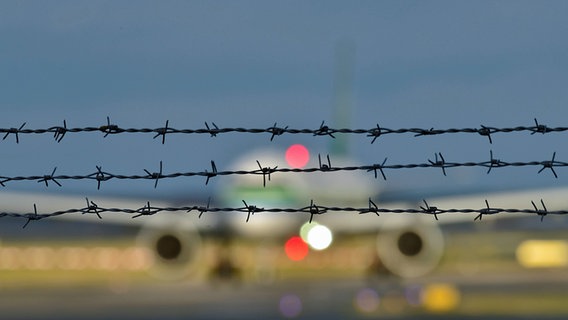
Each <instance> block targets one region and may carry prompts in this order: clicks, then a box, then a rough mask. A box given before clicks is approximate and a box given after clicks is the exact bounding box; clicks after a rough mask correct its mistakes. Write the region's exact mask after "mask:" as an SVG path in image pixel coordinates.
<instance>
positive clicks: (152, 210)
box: [0, 198, 568, 228]
mask: <svg viewBox="0 0 568 320" xmlns="http://www.w3.org/2000/svg"><path fill="white" fill-rule="evenodd" d="M85 199H86V203H87V205H86V206H85V207H82V208H71V209H66V210H61V211H53V212H44V213H40V212H38V206H37V205H36V204H33V212H27V213H16V212H0V218H5V217H12V218H22V219H26V220H27V221H26V223H25V224H24V225H23V228H25V227H27V226H28V224H29V223H30V222H31V221H37V220H42V219H46V218H54V217H58V216H62V215H68V214H77V213H80V214H94V215H96V216H97V217H98V218H99V219H103V216H102V215H103V214H105V213H124V214H129V215H131V218H133V219H135V218H140V217H143V216H152V215H155V214H158V213H163V212H185V213H190V212H195V213H197V214H198V217H199V218H201V217H202V215H203V214H205V213H219V212H225V213H232V212H236V213H239V212H241V213H247V217H246V221H245V222H249V221H250V219H251V217H252V216H254V215H255V214H257V213H281V214H289V213H305V214H308V215H309V220H308V222H310V223H311V222H312V221H313V218H314V217H315V216H318V215H322V214H327V213H331V212H343V213H345V212H350V213H358V214H375V215H376V216H380V214H384V213H387V214H388V213H395V214H400V213H408V214H426V215H431V216H433V217H434V218H435V219H436V220H439V218H438V216H439V215H443V214H468V213H475V214H477V215H476V217H475V218H474V221H475V220H482V218H483V216H486V215H494V214H502V213H507V214H532V215H536V216H539V217H540V220H541V221H543V219H544V217H545V216H547V215H566V214H568V210H555V211H549V210H547V208H546V205H545V203H544V201H543V200H542V199H541V200H540V204H541V206H542V209H539V208H538V206H537V205H536V204H535V203H534V201H531V204H532V206H533V208H532V209H514V208H495V207H490V205H489V202H488V201H487V200H485V207H484V208H480V209H467V208H463V209H456V208H450V209H443V208H439V207H436V206H431V205H429V204H428V203H427V202H426V200H423V202H424V206H420V207H419V208H381V207H379V206H377V204H376V203H375V202H373V200H371V199H369V200H368V201H369V206H368V207H365V208H355V207H336V206H321V205H316V204H315V203H314V201H313V200H311V201H310V205H309V206H305V207H300V208H264V207H258V206H256V205H249V204H247V202H246V201H245V200H242V202H243V204H244V206H243V207H225V208H223V207H210V201H209V202H208V203H207V205H206V206H179V207H154V206H152V205H151V204H150V201H147V202H146V204H145V205H144V206H143V207H140V208H134V209H129V208H106V207H103V206H99V205H97V204H96V203H95V202H93V201H89V199H88V198H85Z"/></svg>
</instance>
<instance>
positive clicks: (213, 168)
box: [205, 160, 217, 185]
mask: <svg viewBox="0 0 568 320" xmlns="http://www.w3.org/2000/svg"><path fill="white" fill-rule="evenodd" d="M205 176H206V177H207V180H205V185H207V184H209V179H211V178H213V177H216V176H217V166H216V165H215V161H213V160H211V172H208V171H207V169H205Z"/></svg>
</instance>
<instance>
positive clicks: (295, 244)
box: [284, 236, 308, 261]
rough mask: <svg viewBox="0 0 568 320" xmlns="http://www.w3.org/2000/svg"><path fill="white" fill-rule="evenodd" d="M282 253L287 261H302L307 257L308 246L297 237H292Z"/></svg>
mask: <svg viewBox="0 0 568 320" xmlns="http://www.w3.org/2000/svg"><path fill="white" fill-rule="evenodd" d="M284 251H286V256H288V259H290V260H293V261H300V260H303V259H304V258H305V257H306V256H307V255H308V245H307V244H306V243H305V242H304V240H302V238H300V237H298V236H294V237H292V238H290V239H288V241H286V244H285V245H284Z"/></svg>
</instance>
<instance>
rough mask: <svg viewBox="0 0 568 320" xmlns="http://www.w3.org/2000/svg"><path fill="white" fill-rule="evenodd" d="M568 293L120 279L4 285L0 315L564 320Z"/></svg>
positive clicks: (534, 285)
mask: <svg viewBox="0 0 568 320" xmlns="http://www.w3.org/2000/svg"><path fill="white" fill-rule="evenodd" d="M567 288H568V272H566V271H563V270H556V271H554V272H545V273H538V272H526V273H523V274H514V275H512V274H492V275H477V276H472V277H458V278H452V277H447V276H432V277H428V278H423V279H421V280H419V281H399V280H397V279H395V278H391V277H372V278H365V279H328V280H322V279H317V280H309V279H304V280H299V279H294V280H289V281H284V280H282V281H277V282H274V283H270V284H262V283H254V284H253V283H238V282H219V283H191V282H189V283H185V282H184V283H177V284H173V283H168V284H164V283H136V282H128V281H122V282H121V281H116V282H112V283H111V282H109V283H108V284H100V285H84V286H75V285H68V286H66V285H65V284H62V285H61V286H59V287H41V288H29V287H27V288H8V289H6V288H3V289H2V290H1V291H0V310H1V312H2V318H5V319H77V318H81V319H93V320H94V319H158V318H159V319H253V318H254V319H370V318H379V319H417V318H418V319H440V318H442V319H445V318H447V319H450V318H455V317H456V316H459V317H460V318H476V319H528V318H534V317H538V318H541V319H542V318H545V319H563V318H566V316H567V315H568V305H566V303H565V301H567V300H566V299H567V298H568V290H566V289H567ZM428 290H430V291H431V292H430V293H428V292H429V291H428ZM436 290H438V291H436ZM428 295H430V297H428ZM436 298H437V299H438V300H439V301H438V302H436V300H435V299H436ZM428 299H430V300H432V299H434V300H432V301H430V302H427V301H426V300H428ZM440 301H442V303H441V304H442V305H440ZM448 301H450V305H447V302H448ZM452 301H453V302H452ZM444 303H446V305H445V306H444V305H443V304H444ZM428 304H430V305H428ZM436 304H437V305H436Z"/></svg>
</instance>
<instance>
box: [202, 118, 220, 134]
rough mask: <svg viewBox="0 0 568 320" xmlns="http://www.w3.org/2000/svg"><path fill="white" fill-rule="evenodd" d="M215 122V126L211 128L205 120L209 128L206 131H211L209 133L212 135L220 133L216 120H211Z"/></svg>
mask: <svg viewBox="0 0 568 320" xmlns="http://www.w3.org/2000/svg"><path fill="white" fill-rule="evenodd" d="M211 123H212V124H213V128H214V129H211V128H209V124H208V123H207V122H205V127H206V128H207V130H206V132H209V134H210V135H211V137H216V136H217V134H218V133H219V131H220V130H219V127H217V125H216V124H215V122H211Z"/></svg>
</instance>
